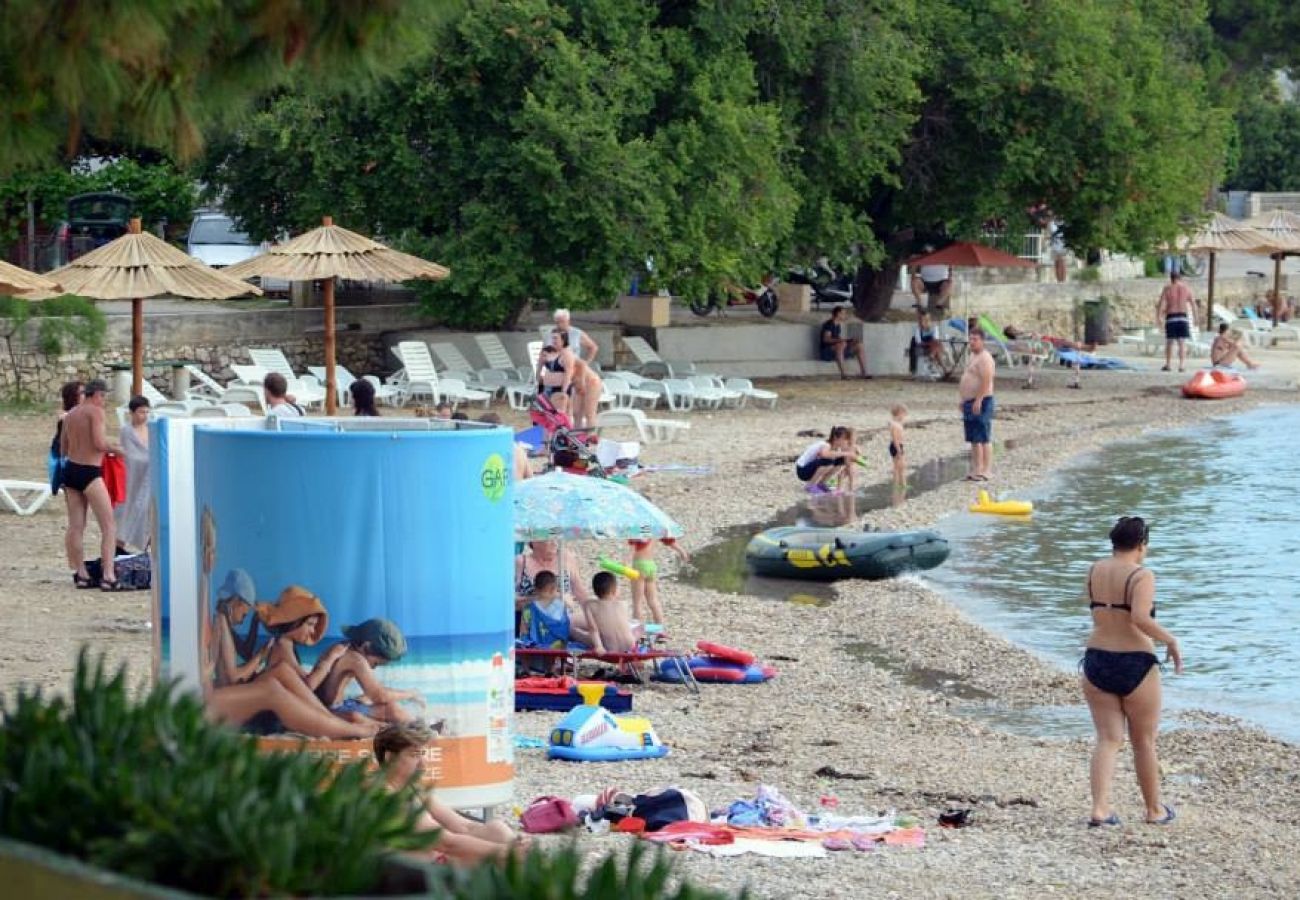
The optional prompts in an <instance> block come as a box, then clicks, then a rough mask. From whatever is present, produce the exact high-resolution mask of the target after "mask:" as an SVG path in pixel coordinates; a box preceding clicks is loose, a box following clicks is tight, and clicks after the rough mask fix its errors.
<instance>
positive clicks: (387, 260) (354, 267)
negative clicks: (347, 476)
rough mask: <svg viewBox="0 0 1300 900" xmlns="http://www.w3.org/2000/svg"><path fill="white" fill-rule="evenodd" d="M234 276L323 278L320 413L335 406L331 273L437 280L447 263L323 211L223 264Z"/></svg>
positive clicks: (380, 278) (362, 277) (381, 278)
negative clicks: (342, 223)
mask: <svg viewBox="0 0 1300 900" xmlns="http://www.w3.org/2000/svg"><path fill="white" fill-rule="evenodd" d="M225 271H226V273H227V274H229V275H230V276H231V277H233V278H253V277H256V276H260V277H263V278H286V279H288V280H289V281H317V280H321V281H324V283H325V284H324V294H325V414H326V415H329V416H332V415H334V413H335V411H336V410H337V408H338V390H337V388H336V387H335V380H334V367H335V361H334V357H335V351H334V334H335V329H334V279H335V278H349V279H354V280H357V281H386V282H399V281H413V280H416V279H425V280H428V281H439V280H441V279H443V278H446V277H447V276H448V275H450V274H451V270H450V269H448V268H447V267H446V266H440V265H438V264H437V263H434V262H428V261H427V260H423V259H420V258H419V257H418V256H411V255H410V254H409V253H402V252H400V251H398V250H394V249H392V248H391V247H385V246H384V245H383V244H381V243H379V242H378V241H372V240H371V239H370V238H368V237H364V236H362V235H359V234H357V233H356V232H355V231H348V230H347V229H346V228H340V227H339V226H338V225H335V224H334V219H333V218H332V217H330V216H325V217H324V218H322V219H321V226H320V227H319V228H313V229H312V230H311V231H308V232H307V233H306V234H300V235H298V236H297V237H296V238H294V239H293V240H290V241H285V242H284V243H283V244H276V245H275V246H274V247H272V248H271V249H270V250H268V251H266V252H265V253H263V254H262V255H261V256H255V257H253V258H252V259H247V260H244V261H243V262H241V263H237V264H235V265H233V266H230V267H229V268H227V269H226V270H225Z"/></svg>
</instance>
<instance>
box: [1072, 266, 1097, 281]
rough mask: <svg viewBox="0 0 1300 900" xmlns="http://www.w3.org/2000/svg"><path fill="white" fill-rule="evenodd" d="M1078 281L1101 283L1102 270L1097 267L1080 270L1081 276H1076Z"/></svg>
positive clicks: (1085, 267) (1086, 267)
mask: <svg viewBox="0 0 1300 900" xmlns="http://www.w3.org/2000/svg"><path fill="white" fill-rule="evenodd" d="M1074 277H1075V279H1076V280H1077V281H1084V282H1088V283H1090V284H1091V283H1094V282H1097V281H1101V269H1099V268H1098V267H1097V266H1084V267H1083V268H1082V269H1080V270H1079V274H1078V275H1076V276H1074Z"/></svg>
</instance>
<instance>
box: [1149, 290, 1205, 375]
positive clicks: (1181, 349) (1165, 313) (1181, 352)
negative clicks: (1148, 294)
mask: <svg viewBox="0 0 1300 900" xmlns="http://www.w3.org/2000/svg"><path fill="white" fill-rule="evenodd" d="M1195 315H1198V313H1197V312H1196V298H1194V297H1193V296H1192V289H1191V288H1189V287H1188V286H1187V285H1185V284H1183V276H1182V275H1181V274H1180V273H1179V272H1178V271H1177V270H1175V271H1173V272H1170V273H1169V284H1167V285H1165V289H1164V290H1163V291H1161V292H1160V300H1159V302H1157V303H1156V324H1157V325H1159V324H1160V323H1161V322H1164V325H1165V365H1164V368H1162V369H1161V370H1160V371H1162V372H1168V371H1169V362H1170V357H1171V356H1172V355H1173V350H1174V344H1175V343H1177V344H1178V371H1180V372H1181V371H1182V370H1183V360H1184V359H1186V357H1187V341H1188V340H1189V339H1191V336H1192V316H1195Z"/></svg>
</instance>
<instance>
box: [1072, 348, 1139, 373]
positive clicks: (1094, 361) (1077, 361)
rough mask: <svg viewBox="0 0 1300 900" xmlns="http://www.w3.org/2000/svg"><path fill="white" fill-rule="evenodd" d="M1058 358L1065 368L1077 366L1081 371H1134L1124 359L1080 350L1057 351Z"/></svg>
mask: <svg viewBox="0 0 1300 900" xmlns="http://www.w3.org/2000/svg"><path fill="white" fill-rule="evenodd" d="M1056 356H1057V358H1058V359H1059V360H1060V361H1061V365H1063V366H1074V365H1077V366H1078V367H1079V368H1081V369H1132V368H1134V367H1133V366H1131V365H1129V364H1128V363H1126V362H1125V361H1124V360H1122V359H1115V358H1114V357H1113V356H1097V355H1096V354H1094V353H1084V352H1082V351H1079V350H1057V351H1056Z"/></svg>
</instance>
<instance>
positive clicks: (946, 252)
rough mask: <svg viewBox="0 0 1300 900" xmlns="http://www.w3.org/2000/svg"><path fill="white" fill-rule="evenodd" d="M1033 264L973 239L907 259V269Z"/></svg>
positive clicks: (1022, 267)
mask: <svg viewBox="0 0 1300 900" xmlns="http://www.w3.org/2000/svg"><path fill="white" fill-rule="evenodd" d="M1033 265H1034V264H1033V263H1032V262H1030V261H1029V260H1027V259H1022V258H1021V257H1019V256H1012V255H1011V254H1010V253H1006V252H1003V251H1002V250H998V249H997V248H996V247H989V246H987V245H985V244H976V243H974V242H973V241H954V242H953V243H951V244H949V245H948V246H947V247H944V248H943V249H942V250H935V251H934V252H933V253H926V254H925V255H923V256H918V257H916V258H914V259H909V260H908V261H907V267H908V268H909V269H916V268H917V267H918V266H957V267H959V268H960V267H975V268H985V267H991V268H999V269H1002V268H1018V269H1028V268H1032V267H1033Z"/></svg>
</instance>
